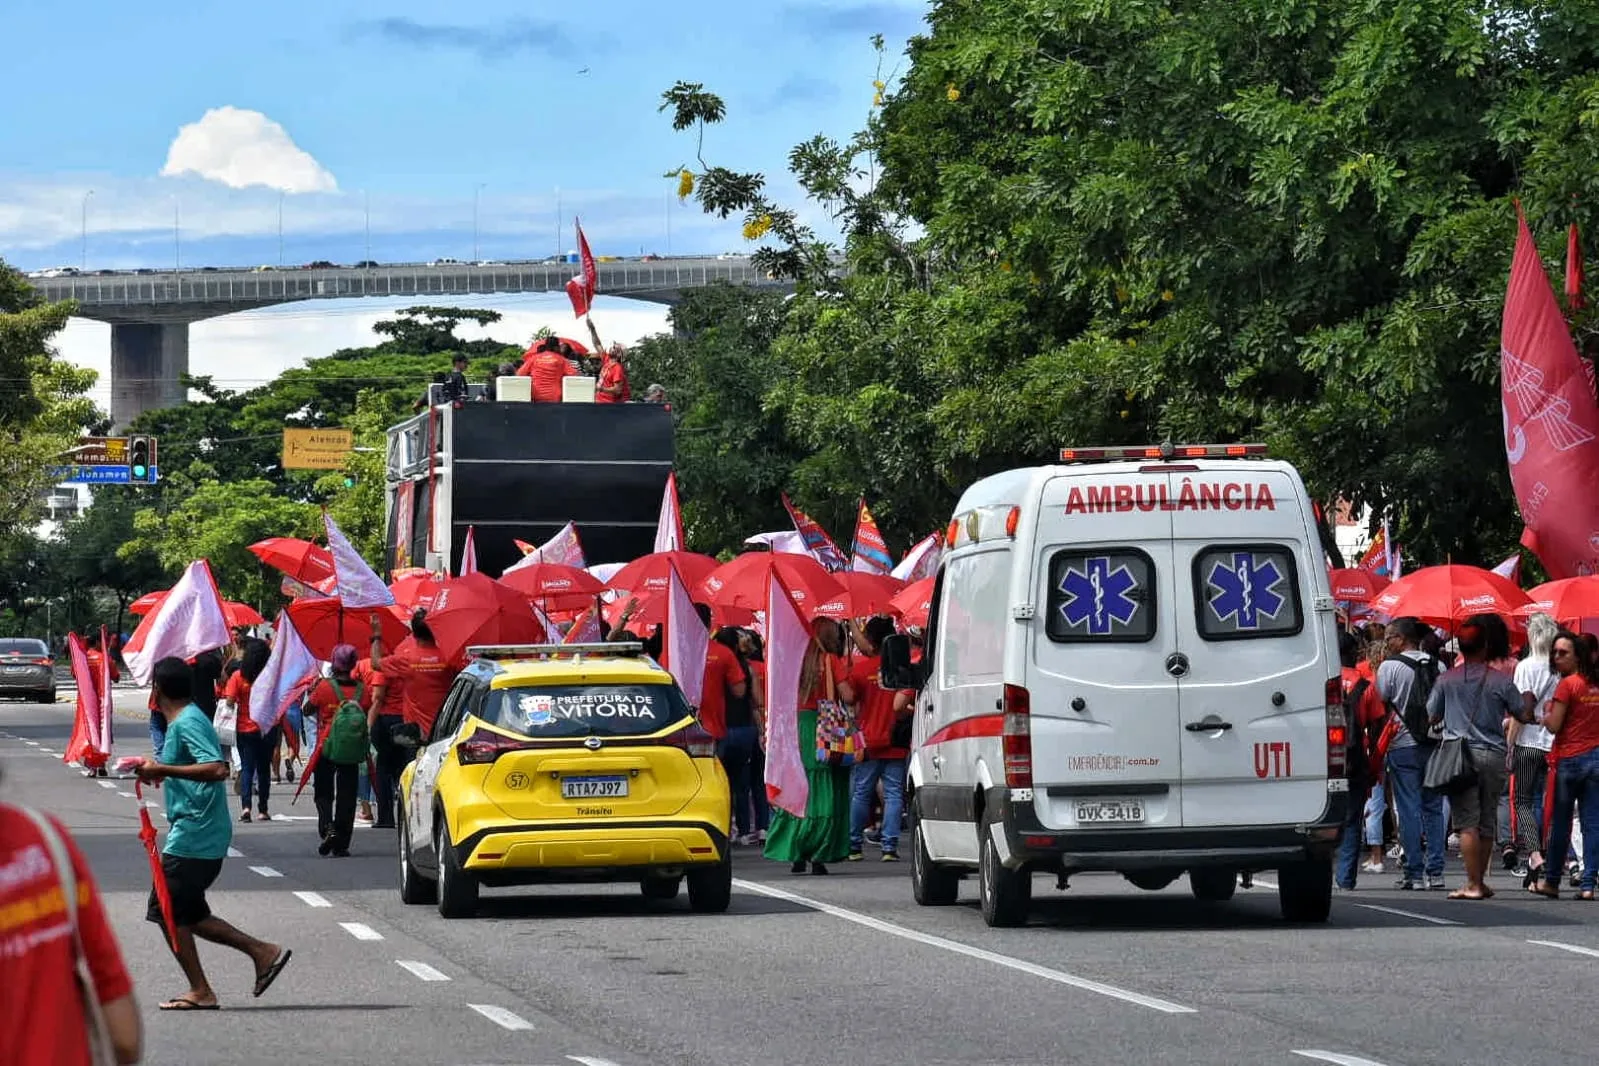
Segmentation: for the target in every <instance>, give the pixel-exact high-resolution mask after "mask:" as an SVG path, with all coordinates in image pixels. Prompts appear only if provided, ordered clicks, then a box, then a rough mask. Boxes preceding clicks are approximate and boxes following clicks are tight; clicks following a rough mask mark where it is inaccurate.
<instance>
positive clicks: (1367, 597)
mask: <svg viewBox="0 0 1599 1066" xmlns="http://www.w3.org/2000/svg"><path fill="white" fill-rule="evenodd" d="M1327 580H1328V582H1329V583H1331V585H1332V594H1333V599H1335V600H1338V601H1340V602H1342V603H1370V602H1371V601H1372V600H1374V599H1376V598H1377V595H1378V594H1379V593H1380V592H1382V590H1383V589H1385V588H1387V587H1388V586H1389V585H1391V584H1392V583H1393V582H1391V581H1389V580H1388V579H1387V578H1386V577H1383V576H1382V575H1381V574H1374V573H1372V572H1371V571H1370V570H1354V569H1350V570H1334V571H1332V572H1331V573H1329V574H1328V575H1327Z"/></svg>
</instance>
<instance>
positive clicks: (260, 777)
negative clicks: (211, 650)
mask: <svg viewBox="0 0 1599 1066" xmlns="http://www.w3.org/2000/svg"><path fill="white" fill-rule="evenodd" d="M271 654H272V649H271V648H270V647H268V646H267V642H266V641H264V640H261V639H259V638H257V637H249V636H246V637H241V638H240V642H239V653H238V657H237V658H236V660H235V662H236V663H237V664H238V669H236V670H234V671H233V673H232V674H231V675H230V676H229V677H228V680H227V684H226V685H224V686H223V689H222V696H223V698H224V699H228V700H231V701H232V702H233V705H234V707H235V708H237V713H238V734H237V737H236V740H235V744H234V746H235V747H237V748H238V750H239V801H240V803H241V804H242V810H241V811H240V812H239V821H241V822H248V821H249V820H250V800H251V797H252V796H253V797H254V798H255V799H256V800H257V802H258V803H259V806H258V808H257V810H258V813H259V816H260V819H261V820H262V821H263V822H270V821H271V820H272V815H271V814H269V813H268V812H267V803H268V802H269V801H270V800H271V798H272V776H271V773H270V771H271V766H272V753H273V751H275V750H277V746H278V736H279V733H280V727H279V726H273V727H272V729H271V731H269V732H267V733H265V734H263V733H262V732H261V728H260V727H259V726H257V725H256V724H255V719H253V718H251V717H250V687H251V686H252V685H254V684H255V679H256V678H258V677H260V676H261V671H262V670H265V669H266V664H267V659H268V657H269V656H271Z"/></svg>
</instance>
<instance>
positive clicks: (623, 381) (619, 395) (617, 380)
mask: <svg viewBox="0 0 1599 1066" xmlns="http://www.w3.org/2000/svg"><path fill="white" fill-rule="evenodd" d="M632 398H633V388H632V386H631V385H629V384H628V381H627V367H625V366H623V365H622V346H621V345H620V344H613V345H611V346H610V348H608V349H607V350H606V351H604V352H603V353H601V355H600V379H599V381H598V382H597V383H596V384H595V386H594V402H595V403H627V402H628V401H629V400H631V399H632Z"/></svg>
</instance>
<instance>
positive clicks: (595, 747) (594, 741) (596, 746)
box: [583, 737, 605, 751]
mask: <svg viewBox="0 0 1599 1066" xmlns="http://www.w3.org/2000/svg"><path fill="white" fill-rule="evenodd" d="M604 743H605V741H603V740H601V739H600V738H599V737H589V738H588V739H587V740H585V741H584V742H583V746H584V747H585V748H587V749H588V750H590V751H599V750H600V745H601V744H604Z"/></svg>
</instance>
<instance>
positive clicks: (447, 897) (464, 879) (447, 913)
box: [433, 811, 477, 918]
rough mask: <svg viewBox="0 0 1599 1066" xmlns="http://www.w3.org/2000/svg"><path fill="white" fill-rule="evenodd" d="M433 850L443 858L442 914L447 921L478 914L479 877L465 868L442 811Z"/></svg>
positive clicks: (440, 894) (441, 882) (440, 897)
mask: <svg viewBox="0 0 1599 1066" xmlns="http://www.w3.org/2000/svg"><path fill="white" fill-rule="evenodd" d="M433 850H434V853H435V854H436V855H437V856H438V858H439V914H441V915H443V916H444V917H446V918H470V917H472V916H473V915H475V914H476V913H477V878H475V877H473V876H472V875H471V874H469V873H467V872H466V871H465V870H463V869H461V861H460V859H458V858H457V857H456V854H455V846H454V845H452V844H451V843H450V833H449V830H448V829H446V828H445V826H444V812H442V811H440V812H439V815H438V820H437V823H436V824H435V825H434V827H433Z"/></svg>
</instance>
